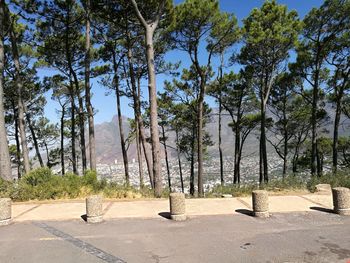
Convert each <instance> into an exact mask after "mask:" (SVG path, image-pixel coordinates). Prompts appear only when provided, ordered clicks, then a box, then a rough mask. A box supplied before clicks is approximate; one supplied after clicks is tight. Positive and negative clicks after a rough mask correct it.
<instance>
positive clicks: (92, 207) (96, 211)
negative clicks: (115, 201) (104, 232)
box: [86, 195, 102, 223]
mask: <svg viewBox="0 0 350 263" xmlns="http://www.w3.org/2000/svg"><path fill="white" fill-rule="evenodd" d="M86 221H87V222H88V223H100V222H102V196H100V195H92V196H89V197H88V198H86Z"/></svg>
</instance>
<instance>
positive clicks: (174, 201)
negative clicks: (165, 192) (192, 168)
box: [169, 193, 186, 221]
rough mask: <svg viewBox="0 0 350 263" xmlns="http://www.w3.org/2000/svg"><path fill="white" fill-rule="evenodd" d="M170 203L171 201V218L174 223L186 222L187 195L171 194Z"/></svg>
mask: <svg viewBox="0 0 350 263" xmlns="http://www.w3.org/2000/svg"><path fill="white" fill-rule="evenodd" d="M169 201H170V218H171V219H172V220H174V221H184V220H186V204H185V194H183V193H171V194H170V196H169Z"/></svg>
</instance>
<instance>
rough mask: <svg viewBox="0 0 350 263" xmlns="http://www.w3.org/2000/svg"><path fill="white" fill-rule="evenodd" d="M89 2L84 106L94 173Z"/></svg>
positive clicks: (86, 23)
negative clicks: (86, 114)
mask: <svg viewBox="0 0 350 263" xmlns="http://www.w3.org/2000/svg"><path fill="white" fill-rule="evenodd" d="M90 20H91V0H86V3H85V105H86V109H87V113H88V124H89V160H90V169H91V170H95V171H96V145H95V127H94V125H95V124H94V109H93V107H92V105H91V87H90V64H91V38H90V34H91V22H90Z"/></svg>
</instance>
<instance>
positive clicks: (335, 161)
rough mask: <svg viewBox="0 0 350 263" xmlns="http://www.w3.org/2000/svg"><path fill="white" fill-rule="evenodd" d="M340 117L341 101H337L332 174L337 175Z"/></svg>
mask: <svg viewBox="0 0 350 263" xmlns="http://www.w3.org/2000/svg"><path fill="white" fill-rule="evenodd" d="M340 116H341V99H339V98H338V99H337V106H336V110H335V117H334V128H333V145H332V149H333V156H332V157H333V158H332V160H333V173H334V174H335V173H337V168H338V137H339V134H338V130H339V123H340Z"/></svg>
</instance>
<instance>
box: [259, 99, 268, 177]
mask: <svg viewBox="0 0 350 263" xmlns="http://www.w3.org/2000/svg"><path fill="white" fill-rule="evenodd" d="M265 110H266V105H265V104H264V103H263V102H261V127H260V129H261V133H260V144H261V158H262V168H263V179H264V182H265V183H268V181H269V177H268V167H267V150H266V112H265Z"/></svg>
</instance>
